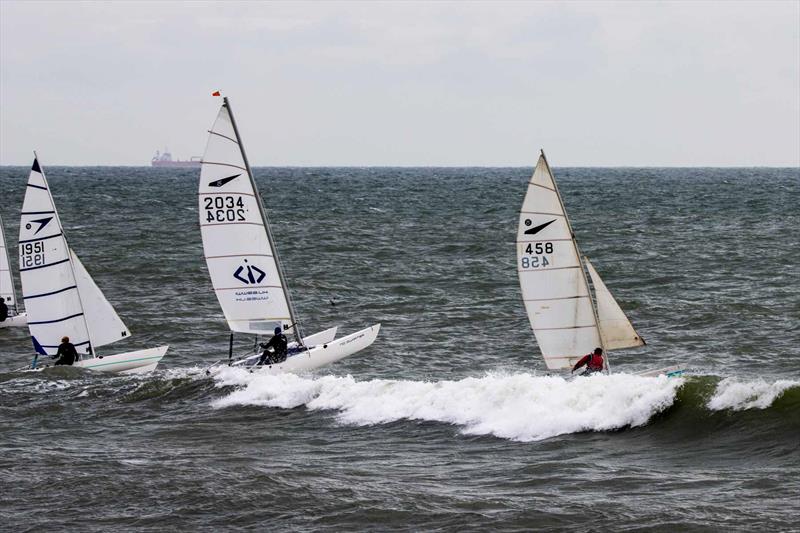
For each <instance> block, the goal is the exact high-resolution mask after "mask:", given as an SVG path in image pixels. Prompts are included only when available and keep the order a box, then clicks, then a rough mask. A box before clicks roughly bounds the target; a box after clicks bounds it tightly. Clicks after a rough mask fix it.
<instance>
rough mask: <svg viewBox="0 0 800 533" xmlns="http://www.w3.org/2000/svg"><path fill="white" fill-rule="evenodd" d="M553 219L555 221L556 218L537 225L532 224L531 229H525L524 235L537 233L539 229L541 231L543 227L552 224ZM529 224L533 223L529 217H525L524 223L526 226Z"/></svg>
mask: <svg viewBox="0 0 800 533" xmlns="http://www.w3.org/2000/svg"><path fill="white" fill-rule="evenodd" d="M555 221H556V219H555V218H554V219H553V220H551V221H550V222H545V223H544V224H539V225H538V226H534V227H532V228H531V229H528V230H525V235H536V234H537V233H539V232H540V231H542V230H543V229H544V228H546V227H547V226H549V225H550V224H552V223H553V222H555ZM531 224H533V222H532V221H531V219H529V218H526V219H525V225H526V226H530V225H531Z"/></svg>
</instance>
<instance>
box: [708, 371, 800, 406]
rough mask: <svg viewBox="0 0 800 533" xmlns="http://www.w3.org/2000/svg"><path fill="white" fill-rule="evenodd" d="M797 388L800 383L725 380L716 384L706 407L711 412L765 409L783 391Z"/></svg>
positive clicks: (789, 381) (783, 380)
mask: <svg viewBox="0 0 800 533" xmlns="http://www.w3.org/2000/svg"><path fill="white" fill-rule="evenodd" d="M797 386H800V382H798V381H791V380H788V379H781V380H778V381H775V382H774V383H767V382H766V381H764V380H763V379H758V380H756V381H739V380H737V379H736V378H726V379H723V380H722V381H720V382H719V383H718V384H717V389H716V390H715V391H714V395H713V396H712V397H711V399H710V400H709V401H708V404H707V405H708V408H709V409H711V410H712V411H721V410H723V409H732V410H734V411H744V410H745V409H766V408H767V407H769V406H770V405H772V402H774V401H775V400H776V399H777V398H778V397H779V396H780V395H781V394H783V391H785V390H786V389H790V388H792V387H797Z"/></svg>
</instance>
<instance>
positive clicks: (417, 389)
mask: <svg viewBox="0 0 800 533" xmlns="http://www.w3.org/2000/svg"><path fill="white" fill-rule="evenodd" d="M683 381H684V380H683V379H675V378H666V377H663V376H662V377H657V378H644V377H638V376H631V375H625V374H614V375H610V376H601V375H598V376H592V377H587V378H584V377H579V378H576V379H574V380H571V381H567V380H565V379H563V378H561V377H553V376H546V377H543V376H534V375H531V374H513V375H503V374H488V375H486V376H483V377H475V378H465V379H461V380H457V381H431V382H428V381H406V380H383V379H373V380H367V381H357V380H355V379H353V378H352V377H351V376H347V377H336V376H325V377H319V378H308V377H300V376H295V375H291V374H284V375H277V376H268V375H259V374H251V373H249V372H247V371H243V370H240V369H225V370H223V371H222V372H220V373H219V374H218V375H217V376H215V382H216V385H217V386H218V387H225V386H236V387H238V388H237V389H236V390H235V391H233V392H231V393H230V394H228V395H227V396H224V397H223V398H220V399H218V400H216V401H214V402H213V404H212V405H213V406H214V407H216V408H224V407H230V406H235V405H258V406H269V407H281V408H293V407H299V406H305V407H306V408H308V409H311V410H333V411H338V414H337V420H339V421H340V422H341V423H344V424H353V425H373V424H383V423H388V422H394V421H397V420H404V419H405V420H425V421H435V422H445V423H450V424H455V425H458V426H461V428H462V429H461V431H462V432H463V433H465V434H468V435H494V436H496V437H500V438H505V439H511V440H517V441H535V440H542V439H546V438H550V437H554V436H557V435H563V434H568V433H577V432H583V431H608V430H615V429H621V428H625V427H637V426H642V425H644V424H646V423H647V422H648V421H649V420H650V419H651V418H652V417H653V415H655V414H657V413H659V412H661V411H663V410H664V409H666V408H668V407H670V406H671V405H672V404H673V402H674V401H675V398H676V393H677V390H678V389H679V388H680V386H681V384H682V383H683Z"/></svg>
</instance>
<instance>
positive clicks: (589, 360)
mask: <svg viewBox="0 0 800 533" xmlns="http://www.w3.org/2000/svg"><path fill="white" fill-rule="evenodd" d="M584 365H586V370H584V371H583V373H582V374H581V375H582V376H586V375H589V374H594V373H595V372H602V371H603V367H604V366H605V365H604V361H603V349H602V348H595V349H594V352H592V353H587V354H586V355H584V356H583V357H581V359H580V361H578V362H577V363H575V366H573V367H572V372H573V373H574V372H575V371H576V370H578V369H579V368H580V367H582V366H584Z"/></svg>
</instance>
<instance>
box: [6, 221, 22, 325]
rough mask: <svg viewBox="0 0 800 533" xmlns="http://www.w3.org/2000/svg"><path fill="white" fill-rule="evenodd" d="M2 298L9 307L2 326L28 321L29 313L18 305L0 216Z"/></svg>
mask: <svg viewBox="0 0 800 533" xmlns="http://www.w3.org/2000/svg"><path fill="white" fill-rule="evenodd" d="M0 300H2V301H3V302H5V304H6V307H8V316H7V317H6V319H5V320H3V321H0V328H11V327H21V326H24V325H26V324H27V323H28V315H27V314H25V313H20V312H19V309H18V306H17V291H16V290H15V289H14V276H12V275H11V261H9V259H8V245H7V244H6V233H5V228H3V219H2V218H0Z"/></svg>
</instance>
